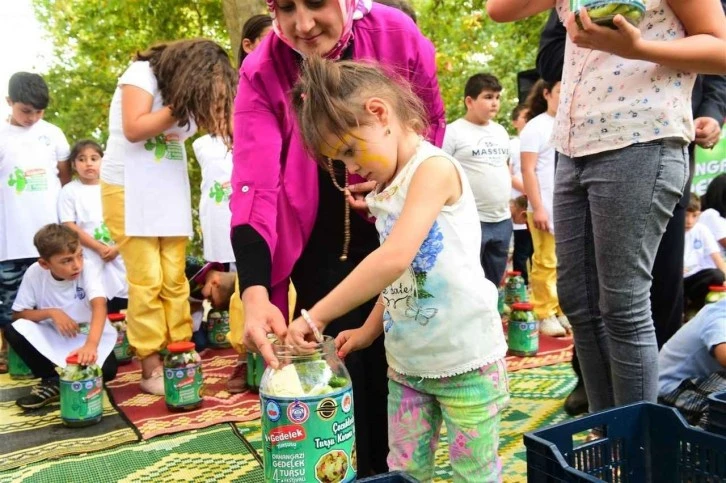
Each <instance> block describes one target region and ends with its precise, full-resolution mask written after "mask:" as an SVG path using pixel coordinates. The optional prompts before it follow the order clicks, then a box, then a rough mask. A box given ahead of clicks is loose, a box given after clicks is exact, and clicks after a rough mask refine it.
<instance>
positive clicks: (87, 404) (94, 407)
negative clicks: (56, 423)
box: [60, 377, 103, 422]
mask: <svg viewBox="0 0 726 483" xmlns="http://www.w3.org/2000/svg"><path fill="white" fill-rule="evenodd" d="M102 413H103V378H102V377H95V378H91V379H83V380H80V381H66V380H64V379H61V380H60V414H61V418H62V419H63V420H65V421H71V422H80V421H86V420H89V419H95V418H97V417H99V416H100V415H101V414H102Z"/></svg>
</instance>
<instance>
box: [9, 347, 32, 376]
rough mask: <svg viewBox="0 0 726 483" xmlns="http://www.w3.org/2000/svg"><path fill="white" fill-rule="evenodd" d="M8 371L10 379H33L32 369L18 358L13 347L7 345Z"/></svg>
mask: <svg viewBox="0 0 726 483" xmlns="http://www.w3.org/2000/svg"><path fill="white" fill-rule="evenodd" d="M8 373H9V374H10V377H11V378H12V379H33V378H34V377H35V376H34V375H33V371H31V370H30V367H28V365H27V364H26V363H25V361H24V360H23V359H21V358H20V356H19V355H18V353H17V352H15V349H13V348H12V347H10V346H9V345H8Z"/></svg>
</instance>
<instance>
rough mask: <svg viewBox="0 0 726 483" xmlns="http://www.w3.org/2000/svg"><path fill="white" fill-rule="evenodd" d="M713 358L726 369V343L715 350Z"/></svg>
mask: <svg viewBox="0 0 726 483" xmlns="http://www.w3.org/2000/svg"><path fill="white" fill-rule="evenodd" d="M713 357H714V358H715V359H716V360H717V361H718V363H719V364H721V365H722V366H723V367H726V343H724V344H719V345H717V346H716V347H714V348H713Z"/></svg>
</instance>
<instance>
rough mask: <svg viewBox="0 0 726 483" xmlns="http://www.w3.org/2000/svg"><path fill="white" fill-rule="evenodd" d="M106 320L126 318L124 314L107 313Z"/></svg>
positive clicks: (117, 320) (114, 320)
mask: <svg viewBox="0 0 726 483" xmlns="http://www.w3.org/2000/svg"><path fill="white" fill-rule="evenodd" d="M108 320H110V321H111V322H119V321H121V320H126V314H108Z"/></svg>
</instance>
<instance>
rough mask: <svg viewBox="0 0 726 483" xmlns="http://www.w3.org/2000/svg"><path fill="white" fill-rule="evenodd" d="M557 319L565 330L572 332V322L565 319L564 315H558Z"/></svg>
mask: <svg viewBox="0 0 726 483" xmlns="http://www.w3.org/2000/svg"><path fill="white" fill-rule="evenodd" d="M557 321H558V322H559V323H560V325H561V326H562V327H563V328H564V329H565V330H566V331H567V333H568V334H572V324H570V321H569V320H567V317H565V315H564V314H563V315H558V316H557Z"/></svg>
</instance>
